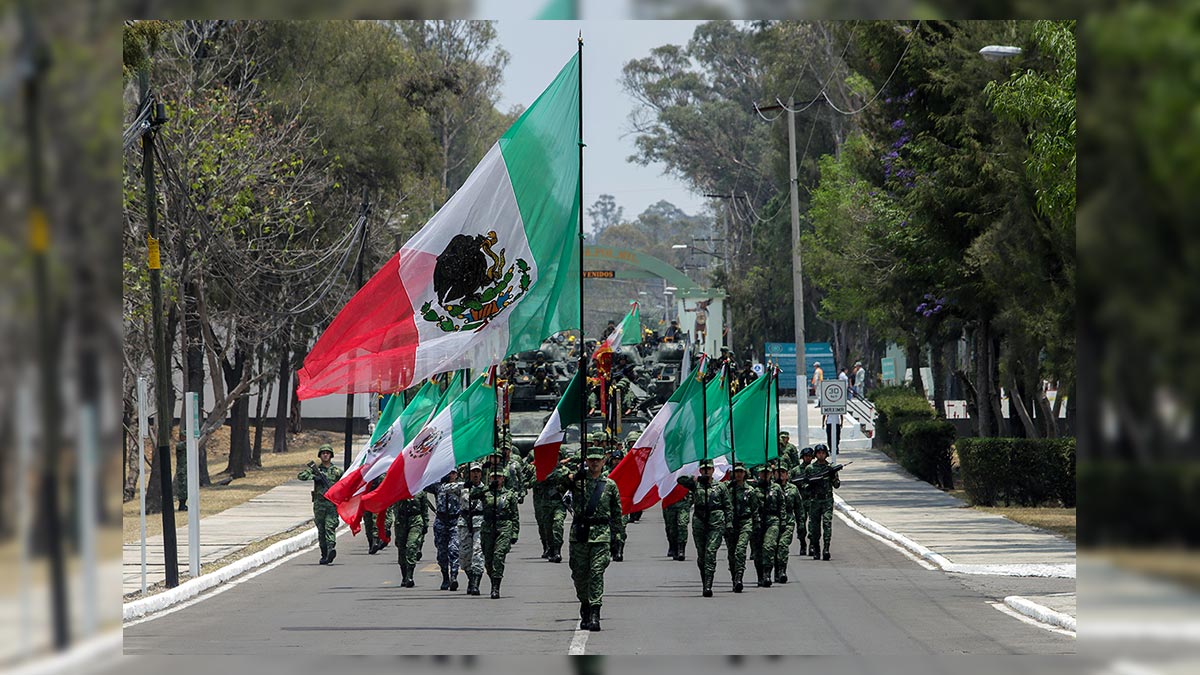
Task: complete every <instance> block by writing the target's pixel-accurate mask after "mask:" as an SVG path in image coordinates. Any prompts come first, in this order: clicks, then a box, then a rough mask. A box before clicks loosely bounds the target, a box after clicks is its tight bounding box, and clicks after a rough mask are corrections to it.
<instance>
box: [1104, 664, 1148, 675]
mask: <svg viewBox="0 0 1200 675" xmlns="http://www.w3.org/2000/svg"><path fill="white" fill-rule="evenodd" d="M1100 673H1101V675H1108V674H1110V673H1111V675H1158V671H1157V670H1154V669H1152V668H1149V667H1147V666H1143V665H1141V664H1140V663H1133V662H1132V661H1114V662H1113V663H1112V664H1110V665H1109V666H1108V669H1107V670H1102V671H1100Z"/></svg>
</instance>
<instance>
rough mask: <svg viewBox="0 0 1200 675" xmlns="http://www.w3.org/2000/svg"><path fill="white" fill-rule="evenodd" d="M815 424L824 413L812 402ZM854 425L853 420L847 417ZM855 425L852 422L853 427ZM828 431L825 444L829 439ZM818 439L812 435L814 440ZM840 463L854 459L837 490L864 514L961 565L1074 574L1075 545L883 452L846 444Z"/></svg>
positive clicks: (788, 419)
mask: <svg viewBox="0 0 1200 675" xmlns="http://www.w3.org/2000/svg"><path fill="white" fill-rule="evenodd" d="M808 411H809V425H810V427H816V426H819V424H820V413H819V411H818V410H817V408H816V407H815V406H809V408H808ZM847 422H848V423H850V421H849V420H847ZM780 425H781V426H784V427H789V426H790V427H791V428H793V429H794V428H795V427H796V408H795V406H794V405H792V406H786V407H782V406H781V410H780ZM847 426H849V424H848V425H847ZM824 440H825V439H824V435H822V437H821V438H820V442H824ZM811 442H816V439H811V438H810V443H811ZM838 461H839V462H843V463H844V462H854V465H853V466H850V467H848V468H847V469H846V470H845V472H844V473H843V474H842V487H841V488H839V489H838V491H837V493H838V495H839V496H841V497H842V499H844V500H846V502H847V503H849V504H850V505H851V506H853V507H854V508H855V509H857V510H858V511H859V512H860V513H861V514H862V515H864V516H866V517H868V518H870V519H871V520H873V521H875V522H877V523H879V524H880V525H883V526H884V527H886V528H888V529H890V530H892V531H893V532H896V533H899V534H902V535H904V536H906V537H908V538H909V539H912V540H913V541H915V542H917V543H919V544H921V545H923V546H925V547H926V548H929V549H931V550H933V551H934V552H936V553H938V554H941V555H942V556H944V557H945V558H947V559H949V560H950V561H951V562H952V563H955V564H957V565H961V566H964V567H965V566H989V567H1012V568H1014V569H1019V568H1020V566H1030V567H1031V568H1033V567H1036V566H1054V567H1056V568H1069V569H1070V570H1071V573H1072V574H1073V573H1074V565H1075V543H1074V542H1072V541H1070V540H1068V539H1065V538H1063V537H1060V536H1058V535H1056V534H1053V533H1050V532H1045V531H1042V530H1036V529H1034V528H1031V527H1029V526H1026V525H1022V524H1021V523H1017V522H1014V521H1011V520H1009V519H1007V518H1005V517H1003V516H999V515H994V514H990V513H984V512H982V511H976V510H975V509H972V508H970V507H969V506H967V504H966V503H965V502H963V501H961V500H959V499H957V498H955V497H952V496H950V495H948V494H946V493H944V492H942V491H941V490H939V489H937V488H935V487H933V486H932V485H930V484H928V483H926V482H924V481H920V480H917V479H916V478H913V477H912V476H910V475H909V474H908V473H907V472H906V471H904V469H902V468H901V467H900V466H899V465H898V464H896V463H895V462H893V461H892V460H891V459H890V458H888V457H887V456H886V455H884V454H883V453H881V452H879V451H878V450H872V449H869V448H854V447H846V446H843V447H842V451H841V453H840V455H839V456H838Z"/></svg>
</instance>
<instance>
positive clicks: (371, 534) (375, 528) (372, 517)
mask: <svg viewBox="0 0 1200 675" xmlns="http://www.w3.org/2000/svg"><path fill="white" fill-rule="evenodd" d="M382 482H383V476H379V477H377V478H376V479H375V480H373V481H371V482H370V483H369V484H368V485H367V491H368V492H369V491H371V490H374V489H375V488H377V487H379V484H380V483H382ZM384 513H386V514H387V515H386V516H384V519H385V522H386V525H385V527H384V529H383V531H380V530H379V518H378V517H376V514H374V513H371V512H370V511H363V514H362V526H363V532H364V533H366V535H367V553H368V554H369V555H375V554H376V553H378V552H380V551H382V550H383V549H384V548H385V547H386V546H387V545H388V543H389V542H388V532H390V531H391V529H392V522H393V520H394V518H393V516H392V509H385V511H384Z"/></svg>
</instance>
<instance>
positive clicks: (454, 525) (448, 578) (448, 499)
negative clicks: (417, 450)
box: [425, 469, 463, 591]
mask: <svg viewBox="0 0 1200 675" xmlns="http://www.w3.org/2000/svg"><path fill="white" fill-rule="evenodd" d="M462 489H463V484H462V483H461V482H460V481H459V480H458V470H457V469H451V470H450V473H448V474H446V477H445V478H443V479H442V482H440V483H437V484H435V485H430V486H429V487H427V488H425V491H426V492H428V493H429V494H431V495H433V502H434V520H433V545H434V547H435V548H436V549H437V563H438V567H439V568H441V570H442V586H441V590H443V591H446V590H449V591H457V590H458V515H459V510H460V508H461V503H462Z"/></svg>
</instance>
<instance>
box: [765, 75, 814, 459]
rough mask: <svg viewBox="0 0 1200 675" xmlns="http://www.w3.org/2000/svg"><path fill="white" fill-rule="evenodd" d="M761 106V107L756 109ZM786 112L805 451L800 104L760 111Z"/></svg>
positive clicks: (799, 427)
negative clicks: (798, 155)
mask: <svg viewBox="0 0 1200 675" xmlns="http://www.w3.org/2000/svg"><path fill="white" fill-rule="evenodd" d="M756 107H757V106H756ZM779 109H784V110H786V111H787V116H788V197H789V199H790V201H791V207H792V295H793V304H794V307H795V321H796V414H797V417H796V434H797V438H798V439H799V441H800V443H799V446H800V447H801V448H803V447H806V446H808V368H807V366H806V365H805V357H804V274H803V268H802V267H801V263H800V185H799V178H798V177H797V173H796V172H797V170H798V169H797V167H796V112H795V111H796V104H795V100H794V99H793V98H792V97H791V96H789V97H788V103H787V106H786V107H785V106H781V105H773V106H766V107H761V108H758V110H760V111H762V112H767V111H769V110H779Z"/></svg>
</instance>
